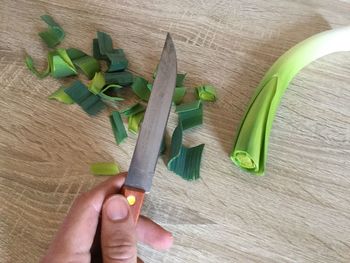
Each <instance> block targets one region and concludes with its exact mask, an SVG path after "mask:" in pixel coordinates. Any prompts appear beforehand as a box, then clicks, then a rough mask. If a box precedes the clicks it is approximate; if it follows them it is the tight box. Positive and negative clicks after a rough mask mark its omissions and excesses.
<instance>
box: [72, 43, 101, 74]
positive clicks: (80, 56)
mask: <svg viewBox="0 0 350 263" xmlns="http://www.w3.org/2000/svg"><path fill="white" fill-rule="evenodd" d="M67 54H68V56H69V58H70V59H71V60H72V61H73V64H74V65H75V66H77V67H78V68H80V69H81V71H82V72H83V73H84V74H85V75H86V76H87V77H88V78H89V79H92V78H93V77H94V76H95V73H96V72H99V71H100V64H99V63H98V61H97V60H96V59H95V58H93V57H91V56H89V55H87V54H85V53H84V52H83V51H81V50H79V49H76V48H69V49H67Z"/></svg>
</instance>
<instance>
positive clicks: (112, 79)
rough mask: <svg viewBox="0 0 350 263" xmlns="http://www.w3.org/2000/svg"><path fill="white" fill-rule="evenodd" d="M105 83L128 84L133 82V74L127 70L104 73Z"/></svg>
mask: <svg viewBox="0 0 350 263" xmlns="http://www.w3.org/2000/svg"><path fill="white" fill-rule="evenodd" d="M105 80H106V84H118V85H121V86H128V85H130V84H131V83H132V82H133V75H132V74H131V73H130V72H128V71H123V72H107V73H105Z"/></svg>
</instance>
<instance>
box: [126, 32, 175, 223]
mask: <svg viewBox="0 0 350 263" xmlns="http://www.w3.org/2000/svg"><path fill="white" fill-rule="evenodd" d="M176 74H177V61H176V52H175V46H174V43H173V40H172V39H171V36H170V34H169V33H168V34H167V37H166V40H165V44H164V48H163V51H162V55H161V58H160V62H159V65H158V71H157V75H156V78H155V80H154V83H153V88H152V92H151V95H150V98H149V101H148V105H147V108H146V112H145V116H144V119H143V122H142V125H141V128H140V133H139V136H138V138H137V142H136V146H135V150H134V154H133V156H132V159H131V163H130V167H129V171H128V175H127V177H126V179H125V183H124V186H123V187H122V190H121V193H122V194H123V195H124V196H125V197H126V199H127V200H128V203H129V205H130V208H131V213H132V216H133V219H134V221H135V223H136V222H137V220H138V217H139V215H140V211H141V207H142V204H143V199H144V195H145V193H148V192H149V191H150V189H151V186H152V179H153V176H154V172H155V168H156V164H157V160H158V157H159V152H160V146H161V143H162V139H163V135H164V131H165V127H166V124H167V121H168V118H169V113H170V108H171V103H172V97H173V93H174V90H175V86H176Z"/></svg>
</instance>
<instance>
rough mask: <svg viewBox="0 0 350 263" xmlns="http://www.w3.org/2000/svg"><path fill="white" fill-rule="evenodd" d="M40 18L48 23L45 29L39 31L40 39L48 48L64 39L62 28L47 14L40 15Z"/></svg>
mask: <svg viewBox="0 0 350 263" xmlns="http://www.w3.org/2000/svg"><path fill="white" fill-rule="evenodd" d="M41 19H42V20H43V21H44V22H45V23H46V24H47V25H48V27H49V28H48V29H47V31H43V32H40V33H39V36H40V37H41V39H42V40H43V41H44V42H45V43H46V45H47V46H48V47H50V48H53V47H55V46H57V45H58V44H59V43H60V42H61V41H62V40H63V39H64V36H65V34H64V31H63V29H62V28H61V27H60V26H59V25H58V24H57V23H56V22H55V21H54V20H53V18H52V17H51V16H49V15H42V16H41Z"/></svg>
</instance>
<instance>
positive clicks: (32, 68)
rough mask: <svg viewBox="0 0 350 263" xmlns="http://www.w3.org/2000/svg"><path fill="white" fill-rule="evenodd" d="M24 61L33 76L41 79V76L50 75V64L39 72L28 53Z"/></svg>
mask: <svg viewBox="0 0 350 263" xmlns="http://www.w3.org/2000/svg"><path fill="white" fill-rule="evenodd" d="M25 63H26V65H27V67H28V69H29V70H30V71H31V72H32V73H33V74H34V75H35V76H37V77H38V78H39V79H43V78H45V77H47V76H48V75H50V66H49V65H48V66H47V68H46V69H45V70H44V71H42V72H39V71H38V70H37V69H36V68H35V66H34V61H33V58H32V57H31V56H29V55H27V56H26V59H25Z"/></svg>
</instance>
